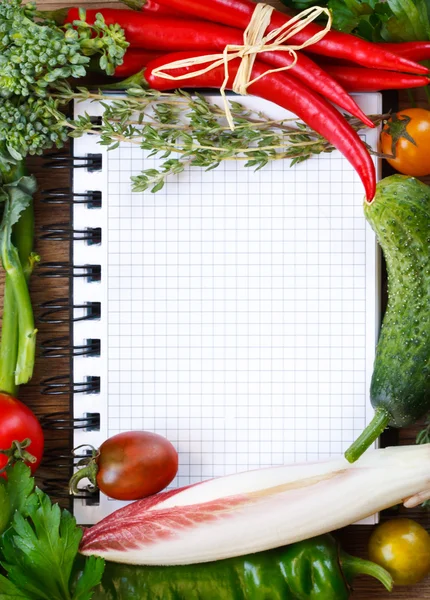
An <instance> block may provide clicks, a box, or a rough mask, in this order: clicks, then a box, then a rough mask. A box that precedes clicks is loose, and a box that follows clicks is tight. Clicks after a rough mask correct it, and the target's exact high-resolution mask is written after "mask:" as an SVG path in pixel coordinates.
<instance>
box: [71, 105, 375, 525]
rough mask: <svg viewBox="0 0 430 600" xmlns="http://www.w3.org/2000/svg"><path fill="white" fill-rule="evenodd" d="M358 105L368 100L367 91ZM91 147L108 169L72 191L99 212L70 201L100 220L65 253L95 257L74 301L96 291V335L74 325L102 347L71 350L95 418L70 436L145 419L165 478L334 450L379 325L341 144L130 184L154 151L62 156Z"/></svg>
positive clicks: (129, 426)
mask: <svg viewBox="0 0 430 600" xmlns="http://www.w3.org/2000/svg"><path fill="white" fill-rule="evenodd" d="M214 100H216V101H218V98H214ZM357 100H358V101H359V103H360V105H361V106H362V107H363V108H364V110H365V111H366V112H367V113H378V112H381V98H380V96H379V95H378V94H372V95H370V94H369V95H359V96H357ZM241 101H242V102H243V103H246V104H247V105H249V106H252V107H258V109H259V110H261V111H263V112H264V113H266V114H267V115H269V116H271V117H273V118H277V119H282V118H287V117H289V116H291V115H289V114H288V113H286V112H285V111H283V110H282V109H280V108H278V107H276V106H274V105H273V104H271V103H268V102H263V101H261V100H256V99H255V98H244V99H241ZM77 110H78V111H79V112H81V113H82V112H88V113H90V114H99V113H100V111H101V108H100V107H97V106H94V105H90V104H88V103H84V104H83V105H79V106H78V107H77ZM376 140H377V132H372V133H366V141H367V143H369V144H371V145H373V146H375V144H376ZM93 151H96V152H102V154H103V169H102V171H101V172H100V173H91V174H90V173H88V172H85V171H84V170H83V169H81V170H76V171H75V178H74V189H75V191H83V190H88V189H95V188H96V189H98V188H100V189H101V191H102V197H103V202H102V208H101V209H98V210H94V209H89V208H88V207H85V206H77V207H76V208H75V215H74V217H75V227H77V228H79V227H80V226H88V223H92V224H93V225H94V224H96V223H97V225H98V226H99V227H102V244H101V246H99V247H97V248H96V247H90V246H88V245H86V244H85V242H76V244H75V248H74V260H75V264H76V263H78V264H86V263H91V264H93V263H94V261H96V264H98V263H97V261H98V262H99V263H100V264H101V266H102V277H101V282H98V283H88V282H86V281H85V280H83V279H81V280H78V281H77V282H76V283H75V289H74V296H75V302H76V301H77V303H79V301H82V302H85V301H88V299H94V298H96V299H97V298H98V299H99V300H100V301H101V305H102V318H101V320H100V322H99V323H95V324H94V327H96V329H95V330H94V332H93V333H92V332H91V328H92V327H93V325H92V324H91V323H90V324H88V322H86V323H85V322H83V323H78V324H77V325H76V326H75V331H74V338H75V343H76V344H79V343H82V341H83V340H85V339H88V338H89V337H100V339H101V356H100V357H97V358H90V359H88V358H87V359H85V358H76V359H75V361H74V376H75V381H76V380H81V379H82V378H85V377H86V376H89V375H94V374H98V375H99V376H100V378H101V385H102V388H101V394H100V395H99V396H97V395H91V396H88V395H87V396H86V395H84V394H82V395H79V394H77V395H76V397H75V402H74V411H75V416H82V415H83V414H85V413H87V412H88V411H95V412H100V415H101V427H100V431H99V432H85V431H78V432H76V434H75V445H78V444H81V443H92V444H94V445H96V446H97V445H99V444H100V443H101V442H102V441H103V440H105V439H106V438H108V437H110V436H112V435H115V434H116V433H119V432H121V431H129V430H134V429H139V430H147V431H154V432H157V433H159V434H161V435H163V436H165V437H167V438H168V439H169V440H170V441H171V442H172V443H173V445H174V446H175V447H176V448H177V450H178V453H179V472H178V475H177V477H176V479H175V480H174V481H173V483H172V486H173V487H175V486H183V485H187V484H190V483H194V482H197V481H201V480H202V479H206V478H211V477H217V476H222V475H226V474H230V473H235V472H238V471H244V470H249V469H256V468H260V467H265V466H269V465H280V464H284V463H289V462H303V461H315V460H320V459H326V458H329V457H331V456H335V455H340V454H341V453H342V452H343V451H344V450H345V449H346V448H347V447H348V446H349V444H350V443H351V442H352V441H353V440H354V439H355V438H356V437H357V435H358V434H359V433H360V432H361V430H362V429H363V427H364V426H365V425H366V424H367V423H368V422H369V421H370V420H371V417H372V415H373V410H372V408H371V405H370V401H369V398H368V389H369V383H370V377H371V372H372V365H373V359H374V348H375V343H376V331H377V321H378V315H377V300H378V298H377V282H378V273H377V253H376V243H375V238H374V235H373V232H372V231H371V229H370V228H369V227H368V225H367V224H366V222H365V219H364V216H363V210H362V202H363V194H364V192H363V186H362V184H361V182H360V180H359V178H358V176H357V175H356V173H355V172H354V170H353V168H352V167H351V166H350V165H349V163H348V162H347V161H346V160H345V159H343V158H342V157H341V155H340V154H339V153H338V152H333V153H332V154H324V155H321V156H318V157H315V158H312V159H311V160H308V161H306V162H304V163H301V164H299V165H296V166H295V167H294V168H290V166H289V161H288V160H282V161H274V162H271V163H269V164H268V165H267V166H266V167H265V168H264V169H262V170H260V171H258V172H253V170H252V169H249V168H245V167H244V166H243V163H241V162H238V161H229V162H225V163H223V164H221V165H220V166H219V167H218V168H217V169H216V170H213V171H210V172H205V171H203V170H202V169H200V168H191V169H187V170H186V171H185V172H184V173H182V174H181V175H180V176H179V177H171V178H170V179H169V181H168V183H167V184H166V186H165V187H164V188H163V189H162V190H161V191H159V192H158V193H156V194H151V193H150V192H146V193H143V194H142V193H132V192H131V183H130V175H132V174H134V175H137V174H138V173H139V172H140V171H141V169H143V168H145V169H146V168H151V167H156V166H157V164H159V163H157V160H154V159H149V158H146V157H145V156H144V154H143V152H142V151H141V150H140V149H139V148H138V147H132V146H131V145H127V144H121V145H120V147H119V148H117V149H116V150H114V151H110V152H106V151H105V150H103V149H102V148H101V147H100V146H95V139H94V137H90V136H87V137H86V138H84V139H80V140H77V141H76V144H75V154H77V155H84V154H85V153H88V152H93ZM92 253H93V254H92ZM119 505H120V503H117V502H113V501H111V500H108V499H106V498H105V497H102V498H101V500H100V505H97V506H87V505H86V504H85V502H82V501H76V503H75V513H76V515H77V517H78V520H79V521H80V522H86V523H90V522H94V521H97V520H99V519H100V518H101V517H103V516H104V515H106V514H108V513H109V512H112V510H114V509H115V508H117V507H118V506H119Z"/></svg>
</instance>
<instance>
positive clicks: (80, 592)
mask: <svg viewBox="0 0 430 600" xmlns="http://www.w3.org/2000/svg"><path fill="white" fill-rule="evenodd" d="M104 568H105V563H104V560H103V559H101V558H96V557H95V556H90V557H89V558H87V559H86V561H85V567H84V570H83V572H82V575H81V576H80V578H79V581H78V583H77V585H76V589H75V591H74V594H73V600H90V598H91V597H92V595H93V589H94V588H95V587H96V586H97V585H99V583H100V582H101V579H102V575H103V571H104ZM0 600H1V598H0Z"/></svg>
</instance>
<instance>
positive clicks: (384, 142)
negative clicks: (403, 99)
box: [381, 108, 430, 177]
mask: <svg viewBox="0 0 430 600" xmlns="http://www.w3.org/2000/svg"><path fill="white" fill-rule="evenodd" d="M429 148H430V111H428V110H424V109H423V108H408V109H406V110H401V111H399V112H398V113H397V114H394V115H393V116H392V117H391V119H389V120H388V121H387V124H386V125H385V126H384V129H383V130H382V133H381V150H382V152H383V153H384V154H388V155H390V154H393V155H394V158H387V160H388V162H389V163H390V165H391V166H392V167H394V169H396V171H399V172H400V173H403V174H404V175H412V176H413V177H423V176H424V175H429V174H430V152H429Z"/></svg>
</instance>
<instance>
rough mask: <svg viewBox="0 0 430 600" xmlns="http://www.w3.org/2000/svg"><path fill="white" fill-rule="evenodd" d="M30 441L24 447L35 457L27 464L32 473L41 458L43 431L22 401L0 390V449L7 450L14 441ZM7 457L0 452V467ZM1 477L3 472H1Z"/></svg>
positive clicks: (4, 463) (3, 464)
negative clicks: (33, 460)
mask: <svg viewBox="0 0 430 600" xmlns="http://www.w3.org/2000/svg"><path fill="white" fill-rule="evenodd" d="M27 438H28V439H29V440H31V443H30V444H29V445H28V446H27V447H26V448H25V451H26V452H28V453H30V454H31V455H32V456H34V458H35V459H36V461H35V462H33V463H30V462H27V464H28V465H29V466H30V468H31V471H32V473H34V472H35V471H36V469H37V467H38V466H39V464H40V461H41V460H42V455H43V431H42V428H41V426H40V423H39V421H38V420H37V418H36V416H35V415H34V414H33V413H32V412H31V410H30V409H29V408H28V407H27V406H25V404H23V403H22V402H20V401H19V400H17V399H16V398H13V397H12V396H9V394H4V393H1V392H0V450H9V449H10V448H11V446H12V443H13V442H14V441H17V442H23V441H24V440H25V439H27ZM7 460H8V457H7V456H5V455H4V454H0V469H2V468H3V467H4V466H5V465H6V463H7ZM2 475H3V477H5V474H4V473H2Z"/></svg>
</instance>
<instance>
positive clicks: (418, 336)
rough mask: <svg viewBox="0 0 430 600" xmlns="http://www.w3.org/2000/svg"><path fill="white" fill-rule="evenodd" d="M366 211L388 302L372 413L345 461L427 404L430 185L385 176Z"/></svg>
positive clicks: (429, 402)
mask: <svg viewBox="0 0 430 600" xmlns="http://www.w3.org/2000/svg"><path fill="white" fill-rule="evenodd" d="M364 214H365V216H366V219H367V220H368V222H369V223H370V225H371V226H372V228H373V230H374V231H375V233H376V237H377V239H378V242H379V244H380V246H381V248H382V251H383V253H384V256H385V260H386V263H387V271H388V306H387V311H386V313H385V316H384V320H383V323H382V328H381V334H380V337H379V342H378V346H377V349H376V358H375V363H374V370H373V375H372V381H371V386H370V398H371V402H372V406H373V407H374V408H375V417H374V419H373V421H372V422H371V423H370V424H369V425H368V427H366V429H365V430H364V431H363V433H362V434H361V435H360V437H359V438H358V439H357V440H356V441H355V442H354V443H353V444H352V445H351V446H350V448H348V450H347V451H346V453H345V457H346V458H347V460H348V461H349V462H355V461H356V460H357V459H358V458H359V457H360V456H361V455H362V454H363V452H364V451H365V450H366V449H367V448H368V447H369V446H370V445H371V444H372V443H373V442H374V441H375V440H376V439H377V437H378V436H379V435H380V434H381V433H382V432H383V431H384V429H385V428H386V427H387V426H389V425H390V426H392V427H406V426H408V425H412V424H413V423H415V422H416V421H417V420H418V419H419V418H420V417H422V416H423V415H424V414H425V413H426V411H428V410H429V409H430V362H429V361H430V187H429V186H427V185H425V184H424V183H422V182H420V181H418V180H417V179H415V178H413V177H406V176H404V175H392V176H390V177H387V178H386V179H383V180H382V181H380V182H379V183H378V185H377V189H376V196H375V198H374V200H373V201H372V202H371V203H368V202H365V204H364Z"/></svg>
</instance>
